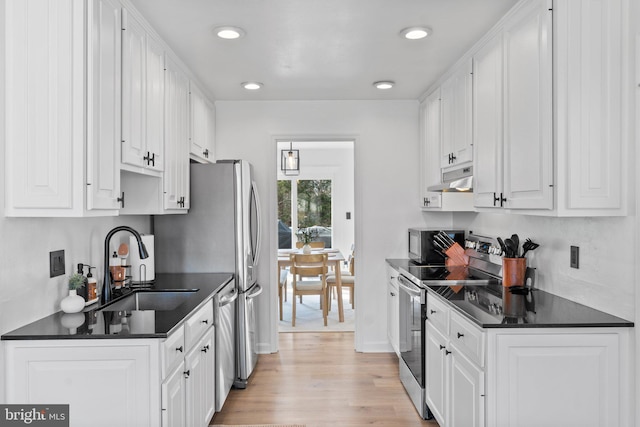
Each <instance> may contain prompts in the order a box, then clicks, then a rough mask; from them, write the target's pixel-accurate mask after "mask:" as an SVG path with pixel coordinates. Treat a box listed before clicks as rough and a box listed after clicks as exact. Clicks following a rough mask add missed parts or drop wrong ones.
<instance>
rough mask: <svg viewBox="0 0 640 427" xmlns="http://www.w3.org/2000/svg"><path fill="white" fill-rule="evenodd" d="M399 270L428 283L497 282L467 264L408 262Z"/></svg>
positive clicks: (478, 283) (479, 283)
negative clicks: (421, 263) (420, 263)
mask: <svg viewBox="0 0 640 427" xmlns="http://www.w3.org/2000/svg"><path fill="white" fill-rule="evenodd" d="M400 270H401V271H402V272H403V273H405V274H406V275H408V276H411V278H414V279H416V280H417V281H420V282H429V283H428V284H437V283H438V282H443V284H447V285H455V284H476V285H481V284H492V283H498V280H497V279H495V278H493V277H491V276H489V275H488V274H486V273H484V272H483V271H481V270H478V269H475V268H473V267H468V266H452V265H448V266H447V265H444V264H437V265H418V264H408V265H406V266H403V267H401V268H400Z"/></svg>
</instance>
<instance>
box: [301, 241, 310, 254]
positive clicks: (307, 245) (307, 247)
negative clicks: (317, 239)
mask: <svg viewBox="0 0 640 427" xmlns="http://www.w3.org/2000/svg"><path fill="white" fill-rule="evenodd" d="M302 253H303V254H306V255H309V254H310V253H311V246H309V244H306V245H304V246H303V247H302Z"/></svg>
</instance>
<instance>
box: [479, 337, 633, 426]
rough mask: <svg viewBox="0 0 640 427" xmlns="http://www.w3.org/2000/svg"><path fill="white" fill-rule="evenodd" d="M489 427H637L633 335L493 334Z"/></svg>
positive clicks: (490, 366) (489, 373) (489, 370)
mask: <svg viewBox="0 0 640 427" xmlns="http://www.w3.org/2000/svg"><path fill="white" fill-rule="evenodd" d="M487 356H488V363H487V425H488V426H496V427H501V426H509V427H523V426H540V425H544V426H549V427H554V426H558V427H560V426H581V427H589V426H593V427H597V426H631V425H632V423H631V418H632V413H631V410H630V401H629V396H633V388H632V387H631V385H630V383H629V378H630V366H629V365H630V358H629V329H628V328H624V329H622V328H621V329H616V328H599V329H598V328H594V329H546V330H540V329H536V330H531V331H526V332H524V331H518V333H515V332H509V331H503V332H497V331H496V332H492V333H490V334H489V348H488V352H487Z"/></svg>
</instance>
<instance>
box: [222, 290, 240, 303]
mask: <svg viewBox="0 0 640 427" xmlns="http://www.w3.org/2000/svg"><path fill="white" fill-rule="evenodd" d="M237 299H238V289H237V288H233V293H232V294H231V295H229V296H226V297H224V298H220V302H219V303H218V307H224V306H225V305H229V304H231V303H232V302H234V301H235V300H237Z"/></svg>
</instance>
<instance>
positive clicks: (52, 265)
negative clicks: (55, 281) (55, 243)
mask: <svg viewBox="0 0 640 427" xmlns="http://www.w3.org/2000/svg"><path fill="white" fill-rule="evenodd" d="M64 264H65V261H64V249H61V250H59V251H52V252H49V277H56V276H62V275H63V274H64Z"/></svg>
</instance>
